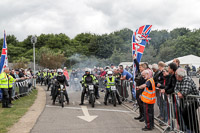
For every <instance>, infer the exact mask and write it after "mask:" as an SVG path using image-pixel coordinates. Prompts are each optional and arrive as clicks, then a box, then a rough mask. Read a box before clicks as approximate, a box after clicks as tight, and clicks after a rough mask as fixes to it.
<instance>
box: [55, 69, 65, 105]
mask: <svg viewBox="0 0 200 133" xmlns="http://www.w3.org/2000/svg"><path fill="white" fill-rule="evenodd" d="M57 73H58V75H57V76H56V77H55V79H56V82H55V93H54V96H53V103H52V104H53V105H55V101H56V97H57V96H58V89H59V88H60V84H62V85H63V86H69V84H68V82H67V79H66V77H65V75H63V70H62V69H58V70H57ZM63 94H64V95H65V98H66V101H67V104H69V98H68V94H67V90H66V91H64V92H63Z"/></svg>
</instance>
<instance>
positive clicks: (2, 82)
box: [0, 72, 15, 89]
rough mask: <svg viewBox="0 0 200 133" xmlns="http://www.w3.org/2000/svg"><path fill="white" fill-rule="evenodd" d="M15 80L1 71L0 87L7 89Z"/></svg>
mask: <svg viewBox="0 0 200 133" xmlns="http://www.w3.org/2000/svg"><path fill="white" fill-rule="evenodd" d="M14 82H15V79H14V78H13V77H12V76H11V75H9V74H6V73H5V72H2V73H1V74H0V88H4V89H8V88H11V87H12V86H13V83H14Z"/></svg>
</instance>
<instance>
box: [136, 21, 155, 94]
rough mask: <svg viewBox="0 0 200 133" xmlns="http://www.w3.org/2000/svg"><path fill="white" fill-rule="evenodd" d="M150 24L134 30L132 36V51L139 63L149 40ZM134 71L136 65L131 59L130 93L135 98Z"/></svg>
mask: <svg viewBox="0 0 200 133" xmlns="http://www.w3.org/2000/svg"><path fill="white" fill-rule="evenodd" d="M151 27H152V25H143V26H141V27H140V28H139V29H137V30H136V32H134V33H133V38H132V48H133V49H132V51H133V52H132V53H133V55H135V56H136V58H137V61H138V63H140V61H141V58H142V55H143V52H144V49H145V46H146V43H147V42H148V41H149V40H150V38H148V36H149V33H150V31H151ZM135 72H136V66H135V63H134V61H133V89H132V94H133V96H134V97H135V98H136V92H135V86H136V85H135V82H134V78H135Z"/></svg>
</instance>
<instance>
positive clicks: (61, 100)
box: [58, 84, 66, 107]
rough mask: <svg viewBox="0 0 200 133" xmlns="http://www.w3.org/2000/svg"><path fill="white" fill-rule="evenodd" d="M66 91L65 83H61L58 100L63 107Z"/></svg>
mask: <svg viewBox="0 0 200 133" xmlns="http://www.w3.org/2000/svg"><path fill="white" fill-rule="evenodd" d="M64 91H66V89H65V87H64V85H62V84H60V85H59V88H58V100H59V103H60V104H61V106H62V107H64V94H63V93H64Z"/></svg>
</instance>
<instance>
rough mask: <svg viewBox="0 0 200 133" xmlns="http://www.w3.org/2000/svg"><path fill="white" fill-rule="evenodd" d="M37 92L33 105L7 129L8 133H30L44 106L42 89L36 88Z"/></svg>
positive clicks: (44, 94)
mask: <svg viewBox="0 0 200 133" xmlns="http://www.w3.org/2000/svg"><path fill="white" fill-rule="evenodd" d="M37 90H38V94H37V98H36V100H35V102H34V104H33V105H32V106H31V107H30V108H29V109H28V111H27V112H26V114H25V115H24V116H23V117H22V118H20V119H19V121H18V122H17V123H15V124H14V125H13V126H12V127H10V128H9V131H8V133H29V132H30V131H31V129H32V128H33V126H34V125H35V123H36V121H37V119H38V117H39V116H40V114H41V113H42V111H43V109H44V107H45V104H46V93H45V91H44V89H43V88H42V87H37Z"/></svg>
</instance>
